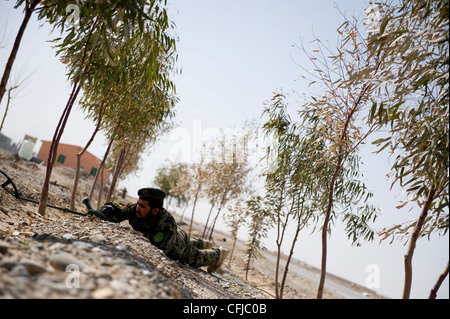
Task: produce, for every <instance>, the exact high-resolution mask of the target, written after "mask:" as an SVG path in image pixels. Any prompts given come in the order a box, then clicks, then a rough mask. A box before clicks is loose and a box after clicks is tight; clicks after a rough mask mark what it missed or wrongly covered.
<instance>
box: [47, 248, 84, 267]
mask: <svg viewBox="0 0 450 319" xmlns="http://www.w3.org/2000/svg"><path fill="white" fill-rule="evenodd" d="M50 265H52V266H53V268H55V269H59V270H63V271H66V269H67V267H68V266H69V265H76V266H77V267H78V268H79V270H85V269H86V268H87V265H86V264H85V263H83V262H82V261H81V260H79V259H78V258H76V257H74V256H72V255H71V254H68V253H65V252H62V251H61V252H57V253H55V254H53V255H52V256H51V257H50Z"/></svg>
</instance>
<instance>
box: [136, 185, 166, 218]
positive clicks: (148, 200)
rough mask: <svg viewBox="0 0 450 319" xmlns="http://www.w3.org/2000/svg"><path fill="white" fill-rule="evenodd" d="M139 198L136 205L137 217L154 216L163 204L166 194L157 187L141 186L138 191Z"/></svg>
mask: <svg viewBox="0 0 450 319" xmlns="http://www.w3.org/2000/svg"><path fill="white" fill-rule="evenodd" d="M138 196H139V199H138V201H137V205H136V214H137V217H138V218H147V219H151V218H154V217H155V216H156V215H157V214H158V213H159V211H160V209H161V208H162V206H163V203H164V198H165V197H166V194H165V193H164V192H163V191H162V190H160V189H157V188H141V189H140V190H139V191H138Z"/></svg>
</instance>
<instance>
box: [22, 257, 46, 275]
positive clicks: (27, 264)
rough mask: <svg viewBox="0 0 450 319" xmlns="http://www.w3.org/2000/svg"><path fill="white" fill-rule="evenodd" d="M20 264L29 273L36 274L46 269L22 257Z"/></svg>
mask: <svg viewBox="0 0 450 319" xmlns="http://www.w3.org/2000/svg"><path fill="white" fill-rule="evenodd" d="M20 264H21V265H22V266H24V267H25V268H26V269H27V270H28V272H29V273H30V274H31V275H37V274H40V273H43V272H46V271H47V269H46V268H45V266H44V265H42V264H41V263H39V262H36V261H34V260H31V259H24V260H22V261H21V262H20Z"/></svg>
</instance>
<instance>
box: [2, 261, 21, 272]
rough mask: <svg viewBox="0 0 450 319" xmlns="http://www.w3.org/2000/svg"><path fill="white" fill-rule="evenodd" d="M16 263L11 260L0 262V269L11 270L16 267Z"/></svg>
mask: <svg viewBox="0 0 450 319" xmlns="http://www.w3.org/2000/svg"><path fill="white" fill-rule="evenodd" d="M17 264H18V263H17V261H15V260H13V259H4V260H2V262H0V268H6V269H8V270H11V269H13V268H14V267H15V266H16V265H17Z"/></svg>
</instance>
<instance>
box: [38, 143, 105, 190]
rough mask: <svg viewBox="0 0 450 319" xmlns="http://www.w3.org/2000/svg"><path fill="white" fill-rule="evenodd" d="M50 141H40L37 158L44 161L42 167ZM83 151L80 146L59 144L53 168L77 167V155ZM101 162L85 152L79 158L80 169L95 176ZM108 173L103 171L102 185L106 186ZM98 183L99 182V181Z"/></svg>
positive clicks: (46, 157)
mask: <svg viewBox="0 0 450 319" xmlns="http://www.w3.org/2000/svg"><path fill="white" fill-rule="evenodd" d="M50 145H51V141H42V145H41V148H40V150H39V153H38V154H37V156H36V157H37V158H38V159H41V160H43V161H44V163H43V165H47V160H48V153H49V151H50ZM82 150H83V148H82V147H81V146H77V145H70V144H63V143H59V145H58V152H57V155H56V162H55V166H67V167H74V168H75V167H77V154H78V153H80V152H81V151H82ZM100 163H101V160H100V159H98V158H97V157H96V156H95V155H92V154H91V153H89V152H88V151H86V152H85V153H84V154H83V156H81V163H80V164H81V169H82V170H84V171H86V172H87V173H89V174H90V175H93V176H95V174H97V170H98V167H99V166H100ZM109 174H110V172H109V171H108V170H104V173H103V175H104V176H103V183H104V185H105V184H106V180H107V179H108V177H109ZM99 181H100V180H99Z"/></svg>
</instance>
